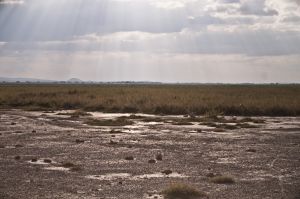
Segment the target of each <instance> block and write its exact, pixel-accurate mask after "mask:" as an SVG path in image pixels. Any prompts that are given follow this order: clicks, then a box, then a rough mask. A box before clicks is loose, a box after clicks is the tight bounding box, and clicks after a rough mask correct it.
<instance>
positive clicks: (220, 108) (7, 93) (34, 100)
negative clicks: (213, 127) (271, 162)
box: [0, 84, 300, 123]
mask: <svg viewBox="0 0 300 199" xmlns="http://www.w3.org/2000/svg"><path fill="white" fill-rule="evenodd" d="M0 93H1V96H0V108H23V109H27V110H45V111H51V110H77V109H80V110H84V111H103V112H131V113H136V112H140V113H150V114H176V115H178V114H183V115H204V114H206V115H207V116H208V118H209V117H211V116H214V115H216V113H222V114H224V115H241V116H264V115H266V116H297V115H300V86H299V85H105V84H103V85H59V84H52V85H51V84H47V85H42V84H40V85H34V84H31V85H26V84H24V85H14V84H10V85H9V84H2V85H0ZM215 119H216V118H215ZM252 122H254V123H256V122H258V123H260V122H261V121H252Z"/></svg>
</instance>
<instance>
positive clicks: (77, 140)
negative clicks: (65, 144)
mask: <svg viewBox="0 0 300 199" xmlns="http://www.w3.org/2000/svg"><path fill="white" fill-rule="evenodd" d="M75 142H76V143H77V144H80V143H84V140H80V139H76V140H75Z"/></svg>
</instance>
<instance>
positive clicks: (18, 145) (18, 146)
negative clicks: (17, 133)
mask: <svg viewBox="0 0 300 199" xmlns="http://www.w3.org/2000/svg"><path fill="white" fill-rule="evenodd" d="M15 147H16V148H21V147H23V145H21V144H16V145H15Z"/></svg>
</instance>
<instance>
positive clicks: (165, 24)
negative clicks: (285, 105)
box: [0, 0, 300, 81]
mask: <svg viewBox="0 0 300 199" xmlns="http://www.w3.org/2000/svg"><path fill="white" fill-rule="evenodd" d="M8 2H12V1H8V0H6V1H5V0H4V1H3V0H0V4H2V5H9V4H11V3H8ZM14 2H15V3H13V4H16V5H17V4H20V3H16V2H21V1H14ZM299 11H300V6H299V1H297V0H164V1H162V0H143V1H141V0H89V1H83V0H51V1H50V0H49V1H41V0H27V1H26V3H24V4H23V6H1V8H0V30H1V31H0V72H2V71H3V72H5V71H6V72H5V74H9V73H11V74H17V73H18V71H19V73H20V74H21V72H22V74H24V75H29V74H30V71H31V69H32V71H36V72H32V73H34V74H38V75H40V76H42V75H43V74H44V75H47V74H51V75H53V76H55V75H54V72H52V73H51V72H49V71H51V65H55V67H54V66H53V67H54V68H55V70H56V71H59V72H58V73H59V75H61V77H60V78H62V77H66V76H67V75H68V74H69V73H72V72H74V71H76V73H78V74H85V75H84V76H85V77H86V78H88V77H93V78H96V77H95V76H94V73H95V74H97V75H98V76H99V77H101V78H104V79H105V77H104V76H105V75H103V74H99V73H96V72H94V73H87V72H86V73H85V72H84V71H82V69H80V65H81V66H82V65H84V66H90V67H92V68H93V70H96V71H97V70H100V69H101V70H102V71H104V72H105V73H106V74H108V78H109V77H111V78H112V79H113V78H115V79H117V78H123V79H126V78H128V77H129V74H127V72H126V71H137V72H135V75H137V76H138V77H139V75H140V74H142V75H144V76H143V78H144V79H146V75H145V74H144V72H143V71H147V72H148V73H149V78H150V77H151V78H152V79H155V74H156V75H160V74H159V72H156V73H155V71H161V70H167V71H168V70H170V71H171V70H172V66H176V67H175V68H176V69H174V70H175V71H177V72H178V74H177V73H176V74H175V73H174V74H172V75H173V76H174V78H173V80H175V79H176V78H175V76H176V77H177V79H181V80H183V79H187V77H188V74H186V75H185V78H183V77H180V74H183V73H184V72H186V67H190V68H189V69H190V70H191V71H193V72H191V73H190V74H189V75H190V76H191V77H193V78H191V79H193V80H196V79H197V78H196V75H195V76H193V75H194V74H197V72H199V73H201V71H202V70H203V71H209V72H207V73H213V72H215V71H216V72H218V71H222V72H223V73H224V74H227V72H226V70H225V71H223V70H221V69H222V67H221V66H222V63H223V62H224V68H226V69H227V70H229V69H230V70H237V71H239V70H242V69H243V70H245V71H247V72H249V73H250V72H251V70H250V69H248V68H247V67H249V68H251V67H252V66H253V67H252V68H255V70H257V71H260V72H259V73H253V76H251V78H252V79H255V80H257V81H263V80H262V79H259V78H255V75H254V74H256V75H258V76H259V75H260V74H261V72H262V71H264V74H268V75H267V76H268V77H270V78H269V80H271V79H272V78H273V77H275V76H276V75H277V74H276V75H275V72H273V73H272V72H269V71H268V68H266V67H263V66H264V65H266V66H269V67H270V68H271V67H273V66H271V65H272V64H270V63H273V62H275V60H277V61H276V64H275V65H276V67H277V69H278V70H279V71H281V72H284V73H285V74H286V76H287V74H289V73H288V72H286V71H284V67H285V66H286V67H290V69H291V70H293V71H294V72H295V69H294V68H295V67H296V64H295V63H296V61H295V60H297V61H299V59H296V58H295V57H297V56H298V57H300V56H299V55H300V34H299V33H300V23H299V19H300V12H299ZM284 60H285V61H284ZM215 62H217V63H218V64H219V65H220V67H216V66H214V65H215ZM118 65H122V66H124V68H122V67H119V66H118ZM156 65H157V66H156ZM231 65H232V66H235V67H234V68H232V67H230V66H231ZM9 66H12V67H13V68H15V70H13V69H10V70H8V67H9ZM17 66H19V67H17ZM21 66H23V67H21ZM197 66H199V67H200V66H201V67H200V68H201V70H200V69H198V68H197ZM238 66H240V68H242V69H240V68H239V67H238ZM256 66H261V67H263V68H264V69H263V70H260V69H259V68H258V67H256ZM297 66H298V67H299V65H297ZM5 67H6V70H5V71H4V68H5ZM39 67H41V68H39ZM59 67H62V69H61V70H60V69H59ZM72 67H73V69H72ZM97 67H98V68H100V69H97ZM130 67H131V68H130ZM139 67H142V69H140V68H139ZM274 67H275V66H274ZM24 68H25V69H26V71H27V72H26V73H25V72H24V70H25V69H24ZM43 68H44V69H45V71H47V72H43ZM54 68H53V70H54ZM111 68H112V69H111ZM210 68H211V69H210ZM23 69H24V70H23ZM123 70H124V71H123ZM253 70H254V69H253ZM270 70H271V69H270ZM7 71H10V72H7ZM13 71H15V72H13ZM112 71H115V73H118V72H116V71H121V72H120V73H126V75H125V76H126V78H125V77H121V76H118V75H114V74H113V72H112ZM23 72H24V73H23ZM74 73H75V72H74ZM145 73H146V72H145ZM1 74H2V73H1ZM150 74H153V75H150ZM239 75H241V76H242V77H244V78H247V74H246V75H242V72H241V71H240V73H239ZM289 75H290V74H289ZM74 76H76V75H75V74H74ZM141 77H142V76H141ZM217 77H220V76H218V75H216V76H211V78H215V79H214V80H217V79H218V78H217ZM242 77H241V79H239V78H238V75H236V76H235V77H234V78H235V80H237V79H239V80H242ZM132 78H135V76H134V75H133V76H132ZM161 78H166V79H169V80H170V79H172V76H171V75H170V76H168V75H167V72H165V75H162V76H161ZM201 78H204V79H205V75H203V76H201ZM201 78H200V79H201ZM50 79H52V78H50ZM228 79H230V78H228ZM228 79H226V78H224V79H223V80H224V81H225V80H228ZM277 79H280V78H279V77H278V78H277ZM294 79H295V78H294ZM273 80H274V81H275V80H276V78H273Z"/></svg>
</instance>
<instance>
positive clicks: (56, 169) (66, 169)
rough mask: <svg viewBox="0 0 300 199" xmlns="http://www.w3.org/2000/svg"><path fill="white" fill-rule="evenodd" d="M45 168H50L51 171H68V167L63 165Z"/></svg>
mask: <svg viewBox="0 0 300 199" xmlns="http://www.w3.org/2000/svg"><path fill="white" fill-rule="evenodd" d="M45 170H51V171H70V168H65V167H55V166H53V167H46V168H45Z"/></svg>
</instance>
